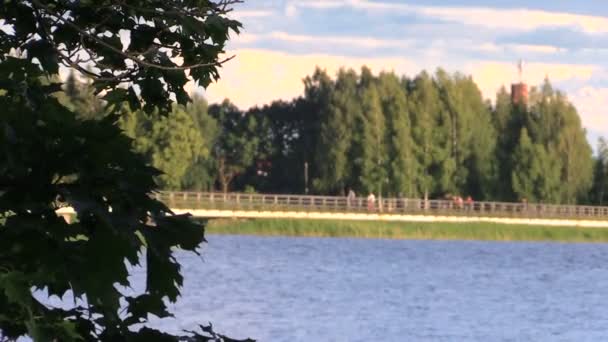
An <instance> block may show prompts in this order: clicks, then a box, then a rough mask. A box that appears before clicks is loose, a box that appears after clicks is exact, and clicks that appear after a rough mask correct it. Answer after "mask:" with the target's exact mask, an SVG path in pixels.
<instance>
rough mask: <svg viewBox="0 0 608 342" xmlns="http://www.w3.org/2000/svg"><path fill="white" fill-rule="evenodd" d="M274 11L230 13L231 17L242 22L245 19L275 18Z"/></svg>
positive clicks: (235, 11) (239, 11) (236, 11)
mask: <svg viewBox="0 0 608 342" xmlns="http://www.w3.org/2000/svg"><path fill="white" fill-rule="evenodd" d="M274 14H275V13H274V12H273V11H265V10H234V11H233V12H231V13H230V17H231V18H233V19H236V20H242V19H245V18H264V17H270V16H273V15H274Z"/></svg>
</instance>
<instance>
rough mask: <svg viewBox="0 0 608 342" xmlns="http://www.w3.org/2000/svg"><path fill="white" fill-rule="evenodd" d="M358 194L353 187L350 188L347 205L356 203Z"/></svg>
mask: <svg viewBox="0 0 608 342" xmlns="http://www.w3.org/2000/svg"><path fill="white" fill-rule="evenodd" d="M356 198H357V195H356V194H355V192H354V191H353V189H348V195H347V196H346V206H347V207H349V208H350V207H351V206H352V205H353V204H354V203H355V199H356Z"/></svg>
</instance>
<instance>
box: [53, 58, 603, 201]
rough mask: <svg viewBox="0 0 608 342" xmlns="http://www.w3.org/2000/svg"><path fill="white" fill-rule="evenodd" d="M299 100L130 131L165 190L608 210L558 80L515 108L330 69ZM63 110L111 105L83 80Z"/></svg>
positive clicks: (425, 79) (446, 80)
mask: <svg viewBox="0 0 608 342" xmlns="http://www.w3.org/2000/svg"><path fill="white" fill-rule="evenodd" d="M303 82H304V89H305V90H304V94H303V95H302V96H300V97H298V98H295V99H293V100H291V101H275V102H273V103H271V104H270V105H266V106H263V107H253V108H250V109H248V110H246V111H243V110H240V109H239V108H237V107H236V106H235V105H234V104H232V103H231V102H230V100H229V99H226V100H224V101H223V102H222V103H220V104H208V103H207V102H206V101H205V100H204V99H203V98H202V97H197V98H195V99H194V101H193V102H192V103H190V104H188V105H187V106H181V105H174V106H173V109H172V113H171V115H169V116H163V115H160V114H154V113H152V114H148V113H144V112H143V111H141V110H135V111H132V110H131V109H130V106H129V105H128V104H127V103H125V104H124V105H123V106H122V108H121V109H120V110H121V111H122V114H121V115H120V119H119V124H120V126H121V128H122V129H123V130H124V131H125V132H126V133H127V135H128V136H130V137H131V138H133V139H134V146H135V149H136V151H137V152H140V153H143V154H144V155H145V156H146V158H147V159H148V161H149V162H150V163H151V165H152V166H154V167H156V168H158V169H160V170H162V171H163V172H164V174H162V175H160V176H159V177H158V178H157V181H158V182H159V184H160V186H161V188H163V189H167V190H192V191H224V192H226V191H239V192H243V191H244V192H264V193H293V194H303V193H310V194H329V195H343V194H344V193H345V192H346V191H348V189H353V190H354V191H355V192H356V193H357V195H367V194H368V193H369V192H373V193H375V194H376V195H378V194H379V195H381V196H385V197H387V196H400V197H408V198H445V197H446V196H450V195H460V196H472V197H473V198H474V199H475V200H496V201H498V200H500V201H522V200H526V201H529V202H544V203H569V204H574V203H592V204H603V203H605V202H606V199H607V197H608V193H607V191H606V187H607V185H608V184H606V183H607V182H608V144H607V143H606V141H605V140H604V139H600V141H598V147H597V153H596V155H595V156H594V154H593V151H592V148H591V146H590V145H589V143H588V141H587V138H586V132H585V130H584V128H583V127H582V125H581V120H580V117H579V115H578V113H577V110H576V108H575V107H574V106H573V104H572V103H570V102H569V100H568V99H567V96H566V94H564V93H562V92H560V91H559V90H557V89H554V87H553V86H552V85H551V83H550V81H549V80H548V79H546V80H545V82H544V83H543V84H541V85H539V86H536V87H532V88H531V89H530V93H529V98H528V101H527V103H518V104H514V103H512V101H511V95H510V93H509V92H508V91H507V90H506V89H505V88H502V89H500V90H499V91H498V93H497V94H496V98H495V100H494V101H490V100H487V99H484V98H483V96H482V94H481V91H480V90H479V87H478V86H477V85H476V84H475V82H474V80H473V79H472V77H471V76H468V75H463V74H461V73H448V72H446V71H444V70H442V69H437V70H436V72H435V73H434V74H430V73H428V72H426V71H422V72H421V73H419V74H418V75H416V76H415V77H413V78H409V77H405V76H399V75H396V74H395V73H392V72H382V73H380V74H377V75H374V74H373V73H372V72H371V70H370V69H368V68H367V67H362V68H361V70H360V71H359V72H357V71H355V70H352V69H348V70H347V69H341V70H340V71H339V72H338V73H337V75H335V76H333V77H332V75H328V73H327V72H326V71H324V70H322V69H319V68H317V69H316V70H314V72H313V73H312V75H309V76H307V77H306V78H305V79H304V81H303ZM58 96H59V98H60V101H63V102H64V103H65V104H66V105H67V106H69V107H70V108H72V109H73V110H74V111H75V112H77V113H80V114H79V115H81V116H82V117H84V118H102V117H104V116H105V115H107V114H105V112H104V109H103V108H104V106H103V102H102V100H101V99H100V98H98V97H97V96H95V95H94V92H93V90H92V89H91V88H90V87H88V85H87V84H86V83H85V82H82V81H79V79H78V78H77V77H75V76H74V75H73V74H71V75H70V76H69V77H68V80H67V82H66V86H65V87H64V89H63V92H62V93H60V94H59V95H58Z"/></svg>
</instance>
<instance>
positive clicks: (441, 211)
mask: <svg viewBox="0 0 608 342" xmlns="http://www.w3.org/2000/svg"><path fill="white" fill-rule="evenodd" d="M154 196H156V198H157V199H158V200H160V201H162V202H164V203H165V204H166V205H167V206H168V207H169V208H171V210H172V211H174V212H175V213H177V214H182V213H190V214H192V215H193V216H194V217H199V218H292V219H328V220H368V221H403V222H493V223H507V224H531V225H545V226H578V227H596V228H599V227H606V228H608V207H603V206H584V205H555V204H536V203H535V204H531V203H511V202H472V203H457V202H454V201H449V200H424V199H412V198H381V199H377V200H376V201H375V202H374V203H373V205H370V204H369V203H368V202H367V200H366V198H362V197H358V198H354V199H348V198H346V197H339V196H308V195H280V194H245V193H212V192H169V191H161V192H158V193H156V194H155V195H154ZM58 214H61V215H64V216H69V215H73V214H74V211H73V210H72V209H71V208H62V209H59V210H58Z"/></svg>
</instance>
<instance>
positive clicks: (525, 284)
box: [134, 236, 608, 341]
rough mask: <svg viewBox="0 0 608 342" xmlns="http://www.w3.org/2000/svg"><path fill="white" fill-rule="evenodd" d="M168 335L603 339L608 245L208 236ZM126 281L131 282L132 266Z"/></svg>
mask: <svg viewBox="0 0 608 342" xmlns="http://www.w3.org/2000/svg"><path fill="white" fill-rule="evenodd" d="M208 240H209V244H208V245H205V247H203V257H202V258H201V257H198V256H195V255H185V254H180V257H179V259H180V261H181V262H182V263H183V264H184V268H183V271H184V275H185V286H184V289H183V297H182V299H181V300H180V301H179V302H178V303H177V304H175V305H173V306H172V309H173V311H174V312H175V313H176V316H177V317H176V319H175V320H165V321H163V322H158V321H156V322H154V323H153V325H155V326H156V327H160V328H162V329H166V330H169V331H176V330H178V329H192V328H194V327H195V326H196V324H198V323H203V324H206V323H207V322H212V323H213V324H214V328H215V329H216V330H217V331H220V332H222V333H225V334H227V335H229V336H231V337H236V338H245V337H252V338H255V339H257V340H258V341H380V340H381V341H602V340H607V339H608V309H607V308H606V306H605V305H606V304H605V303H606V298H607V294H608V265H607V261H608V245H599V244H557V243H494V242H461V241H395V240H393V241H391V240H357V239H315V238H276V237H273V238H269V237H251V236H209V237H208ZM134 278H136V279H137V278H141V274H139V273H136V274H135V275H134Z"/></svg>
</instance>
